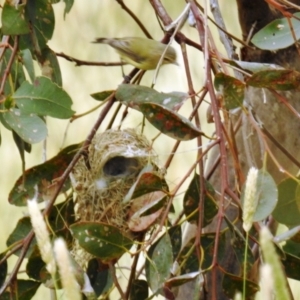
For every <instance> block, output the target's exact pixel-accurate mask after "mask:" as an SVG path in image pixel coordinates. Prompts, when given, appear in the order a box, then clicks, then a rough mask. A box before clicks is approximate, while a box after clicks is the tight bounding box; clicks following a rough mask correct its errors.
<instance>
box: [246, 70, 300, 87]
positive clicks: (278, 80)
mask: <svg viewBox="0 0 300 300" xmlns="http://www.w3.org/2000/svg"><path fill="white" fill-rule="evenodd" d="M299 80H300V72H298V71H295V70H285V69H283V70H264V71H260V72H257V73H255V74H253V75H252V76H251V77H250V78H249V79H248V80H247V81H246V83H247V85H250V86H254V87H259V88H269V89H274V90H279V91H289V90H299Z"/></svg>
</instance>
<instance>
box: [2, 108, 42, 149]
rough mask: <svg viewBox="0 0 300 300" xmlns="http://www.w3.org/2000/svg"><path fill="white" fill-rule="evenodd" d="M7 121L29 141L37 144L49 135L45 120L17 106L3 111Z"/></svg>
mask: <svg viewBox="0 0 300 300" xmlns="http://www.w3.org/2000/svg"><path fill="white" fill-rule="evenodd" d="M3 119H4V120H5V122H6V123H7V124H8V125H9V126H10V127H11V128H12V129H13V130H14V131H15V132H16V133H17V134H18V135H19V136H20V137H21V138H22V139H23V140H24V141H25V142H27V143H29V144H35V143H38V142H41V141H43V140H44V139H45V138H46V137H47V127H46V124H45V122H44V121H43V120H42V119H41V118H40V117H38V116H36V115H34V114H29V113H26V112H23V111H21V110H20V109H17V108H12V109H10V110H9V111H8V112H5V113H3Z"/></svg>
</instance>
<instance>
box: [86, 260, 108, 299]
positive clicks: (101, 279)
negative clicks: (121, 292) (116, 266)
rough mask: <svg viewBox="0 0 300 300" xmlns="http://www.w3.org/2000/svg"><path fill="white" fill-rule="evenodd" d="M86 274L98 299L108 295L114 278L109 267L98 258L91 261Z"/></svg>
mask: <svg viewBox="0 0 300 300" xmlns="http://www.w3.org/2000/svg"><path fill="white" fill-rule="evenodd" d="M86 273H87V275H88V277H89V279H90V282H91V285H92V287H93V289H94V291H95V294H96V296H97V297H99V296H100V295H103V294H104V293H106V292H107V291H108V290H109V289H110V288H111V287H112V285H113V276H112V274H111V272H110V271H109V269H108V265H106V264H103V263H102V262H101V261H99V259H97V258H92V259H91V260H89V262H88V266H87V270H86Z"/></svg>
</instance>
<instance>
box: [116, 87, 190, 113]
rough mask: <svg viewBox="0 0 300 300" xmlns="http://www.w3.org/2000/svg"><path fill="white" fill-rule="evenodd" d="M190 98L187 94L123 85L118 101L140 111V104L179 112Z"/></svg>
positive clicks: (117, 92)
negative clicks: (159, 106)
mask: <svg viewBox="0 0 300 300" xmlns="http://www.w3.org/2000/svg"><path fill="white" fill-rule="evenodd" d="M188 97H189V96H188V95H187V94H186V93H178V92H176V93H175V92H172V93H159V92H157V91H156V90H154V89H151V88H149V87H147V86H141V85H135V84H121V85H120V86H119V87H118V89H117V91H116V99H117V100H118V101H120V102H122V103H123V104H126V105H129V107H131V108H134V109H137V110H140V104H143V103H155V104H160V105H161V106H163V107H166V108H169V109H170V110H174V111H177V110H178V109H179V108H180V107H181V106H182V104H183V103H184V102H185V100H186V99H187V98H188Z"/></svg>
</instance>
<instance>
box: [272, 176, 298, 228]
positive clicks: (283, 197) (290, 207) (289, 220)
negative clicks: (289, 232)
mask: <svg viewBox="0 0 300 300" xmlns="http://www.w3.org/2000/svg"><path fill="white" fill-rule="evenodd" d="M298 186H299V183H298V182H297V181H295V180H293V179H291V178H287V179H285V180H283V181H281V182H280V183H279V185H278V203H277V205H276V207H275V210H274V211H273V213H272V215H273V217H274V219H275V220H276V221H277V222H279V223H282V224H285V225H287V226H296V225H300V211H299V208H298V207H299V206H298V205H299V203H300V195H299V194H298V193H297V190H298ZM287 212H288V213H287Z"/></svg>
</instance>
